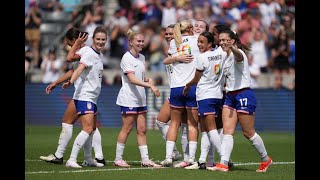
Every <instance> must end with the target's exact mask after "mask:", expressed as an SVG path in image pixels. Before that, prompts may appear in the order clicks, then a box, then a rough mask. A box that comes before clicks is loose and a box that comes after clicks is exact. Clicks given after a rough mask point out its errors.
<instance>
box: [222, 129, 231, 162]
mask: <svg viewBox="0 0 320 180" xmlns="http://www.w3.org/2000/svg"><path fill="white" fill-rule="evenodd" d="M232 149H233V136H232V135H230V134H224V135H223V139H222V143H221V160H220V163H223V164H224V165H228V162H229V160H230V156H231V152H232Z"/></svg>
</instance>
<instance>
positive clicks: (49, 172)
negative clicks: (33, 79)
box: [25, 125, 295, 180]
mask: <svg viewBox="0 0 320 180" xmlns="http://www.w3.org/2000/svg"><path fill="white" fill-rule="evenodd" d="M119 130H120V129H117V128H100V133H101V135H102V141H103V152H104V157H105V159H106V160H107V165H106V166H105V167H102V168H96V167H85V168H82V169H72V168H67V167H65V166H64V165H56V164H51V163H46V162H43V161H41V160H40V159H39V156H41V155H48V154H50V153H54V152H55V150H56V147H57V142H58V138H59V134H60V131H61V128H60V127H47V126H28V125H26V127H25V179H26V180H58V179H61V180H73V179H74V180H81V179H85V180H88V179H89V180H102V179H113V180H122V179H152V180H167V179H170V180H174V179H179V180H189V179H190V180H200V179H201V180H204V179H210V180H212V179H219V180H227V179H233V180H234V179H243V180H248V179H257V180H258V179H259V180H264V179H265V180H266V179H268V180H270V179H272V180H291V179H295V135H294V133H275V132H273V133H270V132H258V133H259V135H260V136H261V137H262V138H263V140H264V143H265V146H266V148H267V150H268V154H269V155H270V156H271V157H272V158H273V162H274V163H273V165H271V166H270V167H269V169H268V171H267V172H266V173H256V172H255V170H256V169H257V168H258V167H259V162H260V158H259V156H258V154H257V152H256V151H255V149H254V148H253V147H252V146H251V144H250V143H249V141H248V140H246V139H245V138H244V137H243V136H242V134H241V133H240V132H237V133H236V134H235V136H234V143H235V144H234V148H233V153H232V157H231V158H232V160H233V161H234V163H235V167H233V168H232V169H231V170H230V171H229V172H227V173H224V172H213V171H208V170H185V169H178V168H160V169H153V168H142V167H140V163H139V160H140V153H139V149H138V147H137V143H136V137H135V130H133V131H132V132H131V134H130V136H129V139H128V141H127V143H126V147H125V152H124V159H125V160H127V162H128V163H129V164H131V168H119V167H115V166H112V161H113V160H114V158H115V148H116V140H117V135H118V132H119ZM79 131H80V128H79V127H75V128H74V134H73V138H72V139H71V141H70V142H69V145H68V148H67V151H66V153H65V155H64V163H65V161H66V160H67V159H68V158H69V155H70V152H71V148H72V144H73V141H74V138H75V137H76V135H77V134H78V133H79ZM147 140H148V148H149V157H150V158H152V159H153V160H154V161H155V162H158V163H159V162H160V161H162V160H163V159H164V158H165V142H164V141H163V139H162V137H161V134H160V132H159V131H158V130H149V131H148V133H147ZM177 144H178V148H179V150H181V146H180V141H178V143H177ZM198 147H200V143H198ZM180 152H182V151H180ZM199 154H200V148H198V150H197V156H196V157H197V159H198V157H199ZM218 158H219V157H218V155H216V159H217V160H218ZM82 160H83V151H81V152H80V154H79V156H78V161H79V163H81V162H82Z"/></svg>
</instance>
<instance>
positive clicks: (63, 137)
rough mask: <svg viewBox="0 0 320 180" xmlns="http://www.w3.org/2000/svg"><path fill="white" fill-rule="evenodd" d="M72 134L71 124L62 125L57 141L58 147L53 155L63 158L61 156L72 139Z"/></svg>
mask: <svg viewBox="0 0 320 180" xmlns="http://www.w3.org/2000/svg"><path fill="white" fill-rule="evenodd" d="M72 132H73V125H72V124H66V123H62V130H61V133H60V137H59V141H58V147H57V150H56V153H55V156H56V157H57V158H62V157H63V154H64V152H65V151H66V147H67V145H68V143H69V141H70V139H71V137H72Z"/></svg>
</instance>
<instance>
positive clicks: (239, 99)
mask: <svg viewBox="0 0 320 180" xmlns="http://www.w3.org/2000/svg"><path fill="white" fill-rule="evenodd" d="M219 40H220V46H221V48H222V49H223V50H224V51H225V52H227V59H226V62H225V67H224V73H225V76H226V86H225V90H226V97H225V101H224V105H223V110H222V121H223V137H222V144H221V157H220V162H219V163H218V164H217V165H216V166H214V167H207V169H208V170H213V171H223V172H227V171H229V166H228V162H229V160H230V155H231V152H232V150H233V144H234V142H233V135H234V132H235V129H236V126H237V123H238V121H239V122H240V125H241V128H242V133H243V135H244V136H245V137H246V138H247V139H248V140H249V141H250V142H251V144H252V146H253V147H254V148H255V149H256V151H257V152H258V154H259V155H260V158H261V164H260V167H259V169H257V170H256V172H266V171H267V169H268V167H269V166H270V165H271V164H272V159H271V157H269V156H268V153H267V150H266V148H265V146H264V142H263V140H262V138H261V137H260V136H259V135H258V134H257V133H256V131H255V128H254V119H255V109H256V104H257V102H256V97H255V94H254V92H253V90H252V89H251V88H250V86H251V82H250V72H249V67H248V58H247V56H246V54H245V51H248V50H250V48H249V47H247V46H245V45H243V44H242V43H241V41H240V39H239V37H238V35H237V34H236V33H235V32H233V31H232V30H224V31H222V32H221V33H220V34H219Z"/></svg>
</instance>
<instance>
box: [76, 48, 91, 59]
mask: <svg viewBox="0 0 320 180" xmlns="http://www.w3.org/2000/svg"><path fill="white" fill-rule="evenodd" d="M88 49H89V47H88V46H84V47H82V48H80V49H79V50H78V51H76V55H78V56H80V57H82V55H83V54H84V53H86V52H87V51H88Z"/></svg>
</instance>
